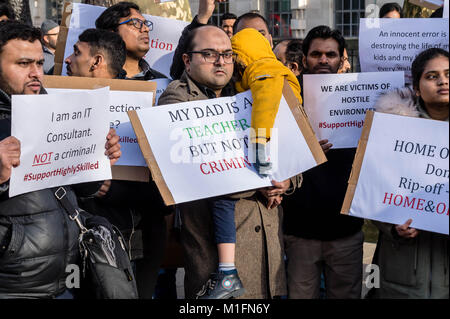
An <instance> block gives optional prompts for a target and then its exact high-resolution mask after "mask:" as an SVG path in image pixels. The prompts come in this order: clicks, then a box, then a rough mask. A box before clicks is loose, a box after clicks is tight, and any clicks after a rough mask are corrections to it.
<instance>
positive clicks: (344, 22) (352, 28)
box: [334, 0, 365, 37]
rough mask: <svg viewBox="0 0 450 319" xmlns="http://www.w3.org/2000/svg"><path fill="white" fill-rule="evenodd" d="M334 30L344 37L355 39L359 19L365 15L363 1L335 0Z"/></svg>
mask: <svg viewBox="0 0 450 319" xmlns="http://www.w3.org/2000/svg"><path fill="white" fill-rule="evenodd" d="M334 3H335V13H336V17H335V18H336V29H338V30H340V31H341V32H342V35H343V36H344V37H357V36H358V33H359V19H361V18H364V15H365V0H336V1H335V2H334Z"/></svg>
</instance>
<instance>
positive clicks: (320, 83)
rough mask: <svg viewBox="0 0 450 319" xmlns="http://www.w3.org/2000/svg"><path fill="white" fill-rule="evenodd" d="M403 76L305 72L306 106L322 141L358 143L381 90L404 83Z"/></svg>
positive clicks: (342, 144)
mask: <svg viewBox="0 0 450 319" xmlns="http://www.w3.org/2000/svg"><path fill="white" fill-rule="evenodd" d="M404 78H405V77H404V73H403V72H391V73H389V74H388V75H387V74H386V73H379V72H376V73H375V72H374V73H372V72H369V73H347V74H314V75H313V74H311V75H309V74H305V75H304V76H303V89H304V92H305V93H304V98H305V101H304V107H305V111H306V113H307V114H308V118H309V121H310V123H311V125H312V128H313V130H314V132H316V135H317V138H318V139H319V141H320V140H324V139H327V140H329V141H330V143H332V144H333V148H353V147H357V146H358V141H359V138H360V136H361V131H362V127H363V124H364V118H365V116H366V112H367V111H368V110H374V108H373V107H374V104H375V101H376V98H377V97H378V95H379V94H380V93H382V92H386V91H389V90H392V89H394V88H401V87H403V86H404V84H405V80H404Z"/></svg>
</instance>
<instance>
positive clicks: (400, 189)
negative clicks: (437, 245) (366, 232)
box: [350, 112, 449, 235]
mask: <svg viewBox="0 0 450 319" xmlns="http://www.w3.org/2000/svg"><path fill="white" fill-rule="evenodd" d="M448 129H449V124H448V122H444V121H433V120H427V119H419V118H410V117H403V116H398V115H391V114H383V113H377V112H375V116H374V119H373V124H372V128H371V130H370V136H369V140H368V143H367V148H366V151H365V155H364V159H363V162H362V167H361V173H360V176H359V180H358V184H357V187H356V192H355V195H354V198H353V202H352V205H351V208H350V215H351V216H356V217H361V218H367V219H372V220H378V221H382V222H388V223H392V224H396V225H402V224H404V223H405V222H406V221H407V220H408V219H410V218H411V219H412V220H413V222H412V224H411V227H413V228H417V229H421V230H427V231H431V232H437V233H442V234H447V235H448V233H449V229H448V226H449V225H448V214H449V206H448V205H449V201H448V199H449V164H448V163H449V161H448V156H449V135H448Z"/></svg>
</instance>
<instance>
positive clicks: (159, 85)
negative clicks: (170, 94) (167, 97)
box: [151, 79, 171, 105]
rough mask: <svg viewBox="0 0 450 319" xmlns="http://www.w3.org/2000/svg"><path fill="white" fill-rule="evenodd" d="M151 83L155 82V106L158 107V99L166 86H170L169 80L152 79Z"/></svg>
mask: <svg viewBox="0 0 450 319" xmlns="http://www.w3.org/2000/svg"><path fill="white" fill-rule="evenodd" d="M151 81H152V82H156V97H155V100H156V101H155V105H158V101H159V97H160V96H161V94H163V93H164V91H165V90H166V89H167V86H168V85H169V84H170V81H171V80H170V79H154V80H151Z"/></svg>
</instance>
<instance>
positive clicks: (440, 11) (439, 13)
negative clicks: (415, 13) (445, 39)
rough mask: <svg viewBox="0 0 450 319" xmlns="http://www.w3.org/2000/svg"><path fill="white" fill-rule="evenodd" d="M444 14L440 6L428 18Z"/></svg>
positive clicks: (439, 16) (440, 16)
mask: <svg viewBox="0 0 450 319" xmlns="http://www.w3.org/2000/svg"><path fill="white" fill-rule="evenodd" d="M443 16H444V7H440V8H439V9H436V10H435V11H434V12H433V13H432V14H431V15H430V18H442V17H443Z"/></svg>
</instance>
